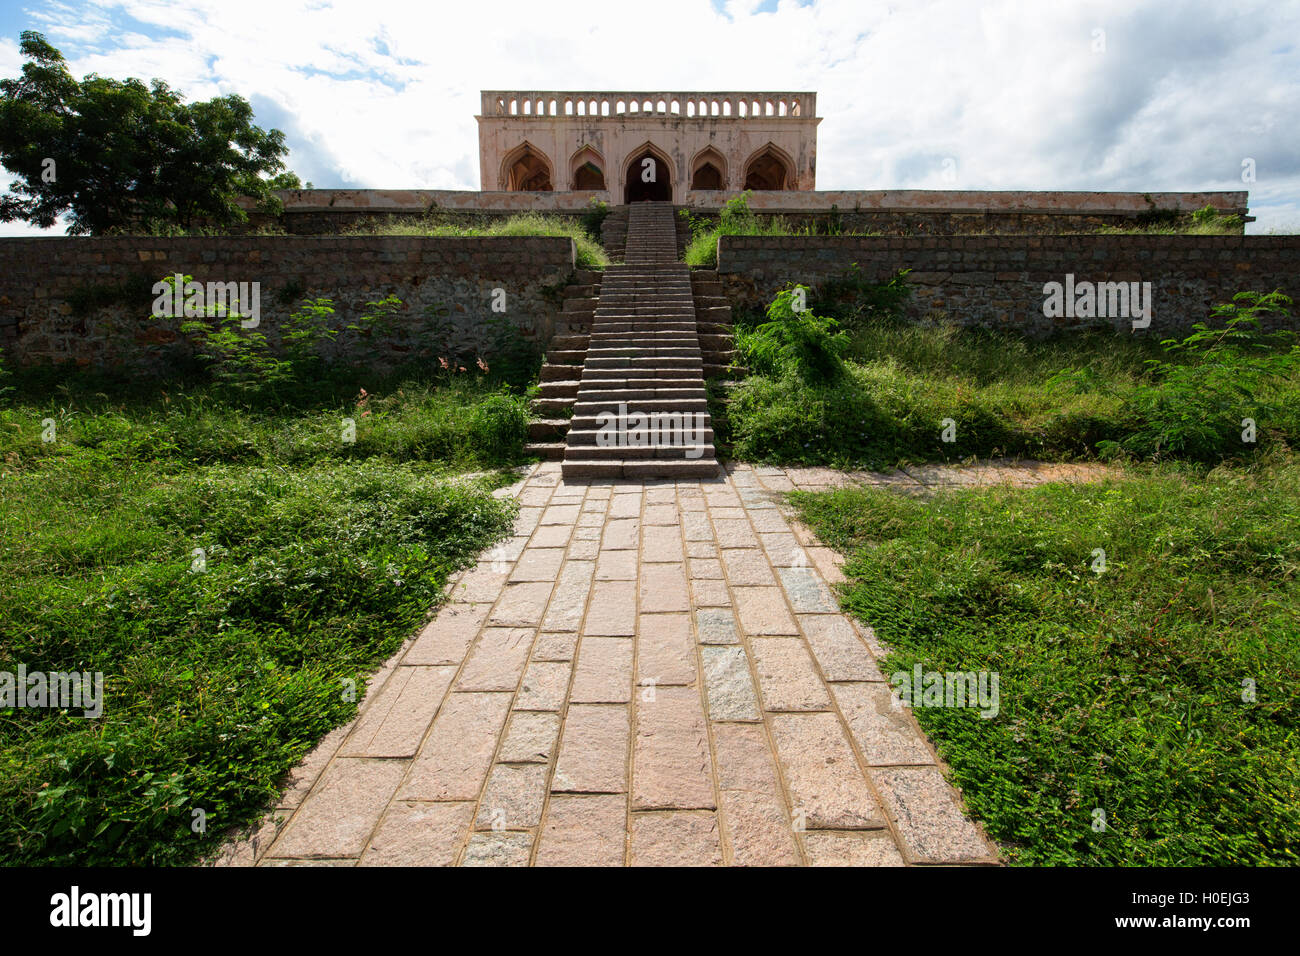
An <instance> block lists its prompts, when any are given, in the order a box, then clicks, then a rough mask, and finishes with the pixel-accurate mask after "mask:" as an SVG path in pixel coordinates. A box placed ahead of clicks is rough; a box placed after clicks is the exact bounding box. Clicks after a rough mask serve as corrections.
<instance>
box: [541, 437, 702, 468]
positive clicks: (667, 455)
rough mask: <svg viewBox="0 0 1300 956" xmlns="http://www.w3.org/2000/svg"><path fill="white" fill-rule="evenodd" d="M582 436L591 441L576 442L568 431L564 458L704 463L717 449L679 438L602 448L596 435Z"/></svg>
mask: <svg viewBox="0 0 1300 956" xmlns="http://www.w3.org/2000/svg"><path fill="white" fill-rule="evenodd" d="M584 434H585V435H590V436H591V437H592V441H591V442H586V441H576V440H575V439H576V438H577V437H578V436H577V435H576V434H575V433H574V432H569V440H568V443H567V448H566V450H565V454H564V458H566V459H567V458H570V457H573V458H578V457H581V458H582V459H584V460H586V461H636V460H641V459H669V460H672V459H677V460H683V459H684V460H686V461H703V460H706V459H707V460H715V459H716V458H717V450H716V449H715V448H714V446H713V443H712V442H706V443H702V444H695V443H687V442H684V441H683V439H682V438H681V437H680V436H678V437H676V438H666V439H664V442H663V443H661V444H657V445H611V446H609V447H607V448H603V447H601V446H600V445H597V444H596V443H595V436H596V433H595V432H587V433H584ZM688 437H693V436H688ZM548 451H549V449H548ZM548 460H554V459H548Z"/></svg>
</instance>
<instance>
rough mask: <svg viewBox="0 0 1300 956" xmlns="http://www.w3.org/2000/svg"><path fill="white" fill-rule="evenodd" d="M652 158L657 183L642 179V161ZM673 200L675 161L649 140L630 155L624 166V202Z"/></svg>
mask: <svg viewBox="0 0 1300 956" xmlns="http://www.w3.org/2000/svg"><path fill="white" fill-rule="evenodd" d="M646 158H650V159H653V160H654V161H655V166H654V170H655V181H654V182H652V183H648V182H646V181H645V180H643V179H642V178H641V174H642V169H643V167H642V160H644V159H646ZM672 198H673V161H672V159H670V158H669V156H668V154H667V153H666V152H664V151H663V150H662V149H660V148H659V147H658V146H656V145H655V144H654V143H652V142H650V141H649V140H647V141H646V142H644V143H642V144H641V145H640V146H638V147H637V148H636V149H634V150H632V151H631V152H629V153H628V159H627V161H626V162H625V163H624V164H623V201H624V202H625V203H632V202H640V201H643V200H656V201H661V202H666V201H671V200H672Z"/></svg>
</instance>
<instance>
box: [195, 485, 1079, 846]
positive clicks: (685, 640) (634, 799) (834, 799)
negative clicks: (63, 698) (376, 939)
mask: <svg viewBox="0 0 1300 956" xmlns="http://www.w3.org/2000/svg"><path fill="white" fill-rule="evenodd" d="M1017 467H1018V466H1015V465H1007V464H999V465H997V466H995V467H994V468H992V469H985V470H984V471H983V472H981V473H980V474H979V475H978V476H976V478H975V479H973V480H969V481H966V483H968V484H970V483H984V482H988V481H992V480H995V479H996V480H1020V479H1019V477H1018V476H1019V475H1020V472H1018V471H1017V470H1016V469H1017ZM1053 467H1058V466H1053ZM1022 470H1023V471H1025V473H1026V475H1028V476H1029V477H1026V478H1025V480H1026V481H1033V482H1037V481H1040V480H1043V479H1042V475H1043V474H1044V472H1043V471H1042V469H1033V468H1025V469H1022ZM1052 474H1057V473H1056V472H1052ZM1008 476H1010V478H1009V477H1008ZM963 480H965V479H963ZM1053 480H1064V479H1061V478H1059V476H1058V477H1057V478H1056V479H1053ZM864 481H866V482H870V483H873V484H884V485H892V486H897V487H898V488H899V489H900V490H907V489H908V488H909V487H910V488H911V489H913V490H915V489H924V488H926V487H934V486H937V485H939V484H957V483H959V482H957V481H956V480H954V481H947V480H946V478H945V477H944V476H943V474H942V473H940V472H936V471H933V470H927V469H915V470H910V471H909V472H907V473H903V472H899V473H895V474H893V475H886V476H876V475H870V474H865V473H843V472H836V471H832V470H830V469H818V468H790V469H778V468H754V467H750V466H747V465H733V466H730V467H729V469H728V470H727V471H725V472H724V471H722V470H721V469H720V470H719V475H718V477H717V478H716V479H712V480H700V479H691V480H676V481H674V480H664V479H661V480H646V481H640V482H638V481H616V482H602V481H595V480H593V481H591V482H586V481H574V480H564V479H562V478H561V476H560V468H559V463H558V462H556V463H549V462H544V463H541V464H539V465H535V466H533V467H532V468H531V469H530V470H529V471H528V473H527V475H526V476H525V477H524V478H522V479H521V480H520V481H519V482H517V483H516V484H515V485H513V486H511V487H510V488H508V489H500V490H499V491H498V492H497V494H499V495H502V496H504V495H512V496H514V497H516V498H517V499H518V501H519V502H520V505H521V508H520V517H519V519H518V521H516V524H515V534H514V537H512V538H509V539H507V540H506V541H505V542H504V543H503V544H501V545H497V546H495V547H494V548H492V549H489V551H488V552H487V553H486V554H484V555H483V556H482V558H481V559H480V561H479V563H478V564H476V565H475V566H473V567H472V568H470V569H468V570H467V571H465V572H463V573H461V574H460V575H458V576H457V578H456V579H455V580H453V582H452V583H451V585H450V587H449V593H448V597H449V600H448V603H447V604H446V605H444V606H443V607H442V608H441V609H439V611H438V612H437V614H436V615H435V617H434V618H433V620H432V621H431V622H430V623H429V624H428V625H427V626H426V627H424V628H423V629H422V630H421V631H420V632H419V634H418V635H416V636H415V637H414V638H412V639H411V640H410V641H408V642H407V644H406V646H405V647H403V648H402V649H401V650H400V651H399V652H398V653H397V654H396V655H395V656H394V658H393V659H392V660H391V661H389V663H388V664H387V665H385V667H384V668H382V669H381V670H380V671H379V673H378V674H376V675H375V677H374V678H373V679H372V680H371V682H370V684H369V685H368V689H367V693H366V697H365V699H364V701H363V704H362V708H361V711H360V713H359V715H358V717H357V719H356V720H355V721H354V722H353V723H352V724H351V725H349V726H348V727H345V728H340V729H339V730H336V731H334V732H333V733H331V734H329V735H328V736H327V737H326V738H324V740H322V742H321V744H320V745H319V746H318V747H317V749H316V750H315V751H313V752H312V754H310V755H309V756H308V757H307V758H306V759H305V760H304V761H303V762H302V764H301V765H300V766H299V767H297V768H295V770H294V771H293V773H292V774H291V775H290V777H289V780H288V787H287V789H286V791H285V794H284V796H283V797H282V799H281V800H280V801H279V805H278V807H277V808H276V809H275V811H274V812H273V813H271V814H270V815H268V817H267V818H266V819H265V820H264V821H263V822H262V823H261V825H260V826H259V827H258V828H257V829H256V830H255V832H254V833H252V834H250V835H249V836H248V837H247V838H246V839H244V840H242V841H239V842H233V843H231V844H228V845H227V847H226V848H225V849H224V851H223V852H222V853H221V855H220V856H219V858H218V859H217V860H216V862H218V863H220V864H224V865H253V864H257V865H268V866H270V865H275V866H285V865H366V866H371V865H380V866H382V865H442V866H452V865H458V866H525V865H536V866H553V865H560V866H572V865H595V866H620V865H622V866H656V865H691V866H718V865H730V866H785V865H816V866H898V865H916V864H990V863H996V862H997V859H998V854H997V850H996V848H995V847H994V846H993V845H992V844H991V843H990V841H988V839H987V838H986V837H985V836H984V834H983V833H982V831H981V830H980V828H979V827H978V826H977V825H975V824H974V823H972V822H971V821H970V820H969V819H968V818H967V816H966V815H965V814H964V813H963V810H962V805H961V801H960V797H959V795H958V794H957V792H956V791H955V790H953V788H952V787H951V786H950V785H949V784H948V782H947V781H946V779H945V778H944V775H943V768H942V765H941V763H940V762H939V761H938V760H937V758H936V757H935V754H934V751H933V748H932V747H931V746H930V745H929V742H928V741H927V740H926V738H925V736H924V734H923V733H922V732H921V730H920V728H919V727H918V726H917V724H916V722H915V720H914V718H913V716H912V715H911V713H910V712H908V711H907V710H906V709H905V708H902V709H900V708H898V707H896V706H892V705H891V702H892V698H891V695H890V692H889V687H888V685H887V684H886V683H885V682H884V680H885V679H884V675H883V674H882V673H881V670H880V667H879V665H878V664H877V660H878V658H879V656H880V654H881V653H882V652H883V648H881V647H880V645H879V643H878V642H877V641H876V640H875V637H874V634H872V632H871V631H870V629H869V628H863V627H861V626H859V625H858V624H857V623H856V622H854V621H852V620H851V619H850V618H848V617H846V616H845V615H843V614H841V613H840V611H839V609H838V604H837V603H836V601H835V598H834V585H835V584H836V583H837V582H838V581H840V580H842V579H843V576H842V575H841V574H840V573H839V556H838V555H836V554H835V552H833V551H831V550H830V549H829V548H826V547H825V546H824V545H822V544H821V543H820V542H819V541H817V540H816V538H815V537H814V536H813V535H812V534H811V532H810V531H809V530H808V529H807V528H804V527H802V526H801V525H799V524H798V523H797V522H796V521H795V520H794V519H793V517H792V516H791V514H790V512H789V509H788V508H787V507H786V506H785V504H784V501H783V497H782V496H783V493H784V492H785V491H789V490H792V489H826V488H830V487H838V486H844V485H848V484H854V483H860V482H864Z"/></svg>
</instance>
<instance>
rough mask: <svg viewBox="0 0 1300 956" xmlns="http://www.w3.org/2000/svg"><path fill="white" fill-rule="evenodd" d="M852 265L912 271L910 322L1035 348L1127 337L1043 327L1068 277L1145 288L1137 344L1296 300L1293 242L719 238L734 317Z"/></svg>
mask: <svg viewBox="0 0 1300 956" xmlns="http://www.w3.org/2000/svg"><path fill="white" fill-rule="evenodd" d="M854 263H856V264H857V265H858V267H859V269H860V270H861V273H862V276H863V277H864V278H866V279H868V280H870V281H883V280H885V279H888V278H889V277H890V276H891V275H893V274H894V273H896V272H897V271H898V270H899V269H911V270H912V273H911V275H910V276H909V277H908V281H909V282H910V283H911V284H912V285H913V286H914V287H915V294H914V295H913V296H912V298H911V301H910V302H909V304H908V313H909V316H910V317H911V318H914V319H925V318H927V317H932V316H934V315H935V314H936V313H943V314H944V315H945V316H946V317H947V319H948V320H949V321H953V322H956V323H958V324H961V325H966V326H977V327H983V328H990V329H1001V330H1004V331H1011V332H1016V333H1019V334H1023V335H1029V336H1034V337H1040V336H1045V335H1049V334H1051V333H1053V332H1056V331H1062V330H1065V329H1070V328H1084V327H1090V326H1105V327H1108V328H1113V329H1115V330H1116V331H1120V332H1126V333H1127V332H1133V331H1134V330H1133V326H1132V323H1131V320H1130V318H1108V319H1100V318H1087V317H1073V318H1066V317H1064V316H1062V317H1060V318H1047V317H1046V316H1044V314H1043V303H1044V299H1045V294H1044V291H1043V286H1044V284H1045V283H1048V282H1063V281H1064V280H1065V276H1066V275H1067V274H1069V275H1073V276H1074V277H1075V279H1076V280H1077V281H1080V282H1083V281H1087V282H1094V283H1095V282H1125V283H1133V282H1139V283H1141V282H1149V283H1151V292H1152V300H1153V304H1152V309H1151V324H1150V327H1149V328H1147V329H1145V330H1140V331H1138V332H1137V333H1136V334H1144V335H1157V336H1163V335H1165V334H1167V333H1170V332H1174V331H1178V330H1184V329H1187V328H1189V327H1190V326H1191V324H1192V323H1193V322H1198V321H1203V320H1204V319H1205V318H1206V317H1207V316H1208V315H1209V312H1210V309H1211V308H1212V307H1213V306H1214V305H1215V304H1216V303H1219V302H1227V301H1229V300H1231V298H1232V296H1233V295H1235V294H1236V293H1237V292H1241V291H1243V290H1247V289H1249V290H1256V291H1261V292H1270V291H1272V290H1274V289H1281V290H1282V291H1283V292H1285V293H1286V294H1287V295H1289V296H1291V297H1292V298H1293V299H1294V298H1297V297H1300V236H1178V235H1150V236H1141V235H1138V236H1132V235H1123V236H1117V235H1088V236H971V237H931V238H887V237H864V236H848V237H839V238H831V237H802V236H801V237H778V238H768V237H750V236H723V237H722V239H721V240H720V241H719V245H718V275H719V278H720V279H721V281H722V284H723V289H724V291H725V293H726V295H727V297H728V298H729V299H730V301H731V302H732V304H733V305H734V306H737V307H741V308H751V309H761V308H763V307H765V306H766V305H767V303H768V302H770V301H771V300H772V297H773V296H774V295H775V293H776V292H777V291H778V290H779V289H781V288H783V287H784V286H785V285H786V284H787V283H790V282H797V283H803V284H805V285H808V286H810V287H813V288H816V287H818V286H819V285H820V284H821V283H823V282H824V281H825V280H826V279H828V278H830V277H833V276H836V275H840V274H842V273H844V272H845V271H846V270H847V269H849V268H850V267H851V266H852V265H853V264H854ZM1294 318H1295V316H1294V313H1293V320H1294ZM1291 324H1292V325H1293V326H1295V325H1296V323H1295V322H1294V321H1293V322H1292V323H1291Z"/></svg>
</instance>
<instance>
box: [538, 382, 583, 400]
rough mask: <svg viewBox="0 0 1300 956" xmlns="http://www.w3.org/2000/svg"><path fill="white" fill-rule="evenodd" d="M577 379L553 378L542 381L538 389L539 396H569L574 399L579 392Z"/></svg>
mask: <svg viewBox="0 0 1300 956" xmlns="http://www.w3.org/2000/svg"><path fill="white" fill-rule="evenodd" d="M578 384H579V383H578V380H577V379H553V380H551V381H549V382H542V384H541V385H540V386H538V389H537V397H538V398H568V399H570V400H572V399H573V398H574V397H575V396H576V395H577V394H578Z"/></svg>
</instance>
